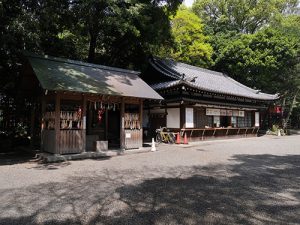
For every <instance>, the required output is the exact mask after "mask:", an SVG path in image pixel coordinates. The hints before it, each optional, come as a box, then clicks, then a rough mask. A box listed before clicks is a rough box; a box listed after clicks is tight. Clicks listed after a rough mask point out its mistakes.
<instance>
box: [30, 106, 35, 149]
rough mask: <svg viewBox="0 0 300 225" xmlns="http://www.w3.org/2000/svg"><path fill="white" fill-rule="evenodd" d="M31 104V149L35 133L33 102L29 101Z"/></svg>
mask: <svg viewBox="0 0 300 225" xmlns="http://www.w3.org/2000/svg"><path fill="white" fill-rule="evenodd" d="M31 103H32V104H33V105H32V106H31V118H30V137H31V139H30V148H31V149H33V144H34V139H35V132H34V125H35V123H34V122H35V102H33V101H32V100H31Z"/></svg>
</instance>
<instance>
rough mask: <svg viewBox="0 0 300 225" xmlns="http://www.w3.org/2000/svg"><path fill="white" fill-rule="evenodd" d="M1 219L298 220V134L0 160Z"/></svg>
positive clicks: (30, 221) (140, 221) (9, 221)
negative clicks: (44, 160)
mask: <svg viewBox="0 0 300 225" xmlns="http://www.w3.org/2000/svg"><path fill="white" fill-rule="evenodd" d="M0 224H1V225H2V224H5V225H6V224H7V225H10V224H17V225H22V224H34V225H37V224H80V225H84V224H191V225H196V224H197V225H198V224H275V225H277V224H300V136H284V137H266V136H265V137H260V138H247V139H234V140H225V141H214V142H213V141H209V142H201V143H197V144H192V145H187V146H176V145H171V146H170V145H160V146H158V151H157V152H148V153H139V154H130V155H123V156H117V157H113V158H108V159H103V160H82V161H71V162H64V163H56V164H39V163H37V162H34V161H26V160H25V162H24V161H20V163H17V162H13V163H11V164H9V163H7V162H6V161H1V160H0Z"/></svg>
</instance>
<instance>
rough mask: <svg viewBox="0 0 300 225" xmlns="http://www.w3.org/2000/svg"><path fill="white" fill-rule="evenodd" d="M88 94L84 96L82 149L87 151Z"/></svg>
mask: <svg viewBox="0 0 300 225" xmlns="http://www.w3.org/2000/svg"><path fill="white" fill-rule="evenodd" d="M86 104H87V101H86V96H85V95H83V96H82V142H83V144H82V148H83V149H82V150H83V152H85V151H86V109H87V105H86Z"/></svg>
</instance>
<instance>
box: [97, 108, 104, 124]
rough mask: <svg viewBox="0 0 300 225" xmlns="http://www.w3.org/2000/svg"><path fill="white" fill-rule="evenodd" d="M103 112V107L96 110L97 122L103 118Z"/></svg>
mask: <svg viewBox="0 0 300 225" xmlns="http://www.w3.org/2000/svg"><path fill="white" fill-rule="evenodd" d="M104 112H105V109H99V110H98V122H99V123H101V121H102V119H103V114H104Z"/></svg>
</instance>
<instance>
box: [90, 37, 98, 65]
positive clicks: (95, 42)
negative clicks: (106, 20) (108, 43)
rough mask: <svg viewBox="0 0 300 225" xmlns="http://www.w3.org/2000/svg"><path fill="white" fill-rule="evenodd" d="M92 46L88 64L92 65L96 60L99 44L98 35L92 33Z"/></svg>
mask: <svg viewBox="0 0 300 225" xmlns="http://www.w3.org/2000/svg"><path fill="white" fill-rule="evenodd" d="M90 37H91V39H90V46H89V56H88V62H90V63H92V62H94V60H95V52H96V44H97V35H96V34H95V33H94V32H92V31H90Z"/></svg>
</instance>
